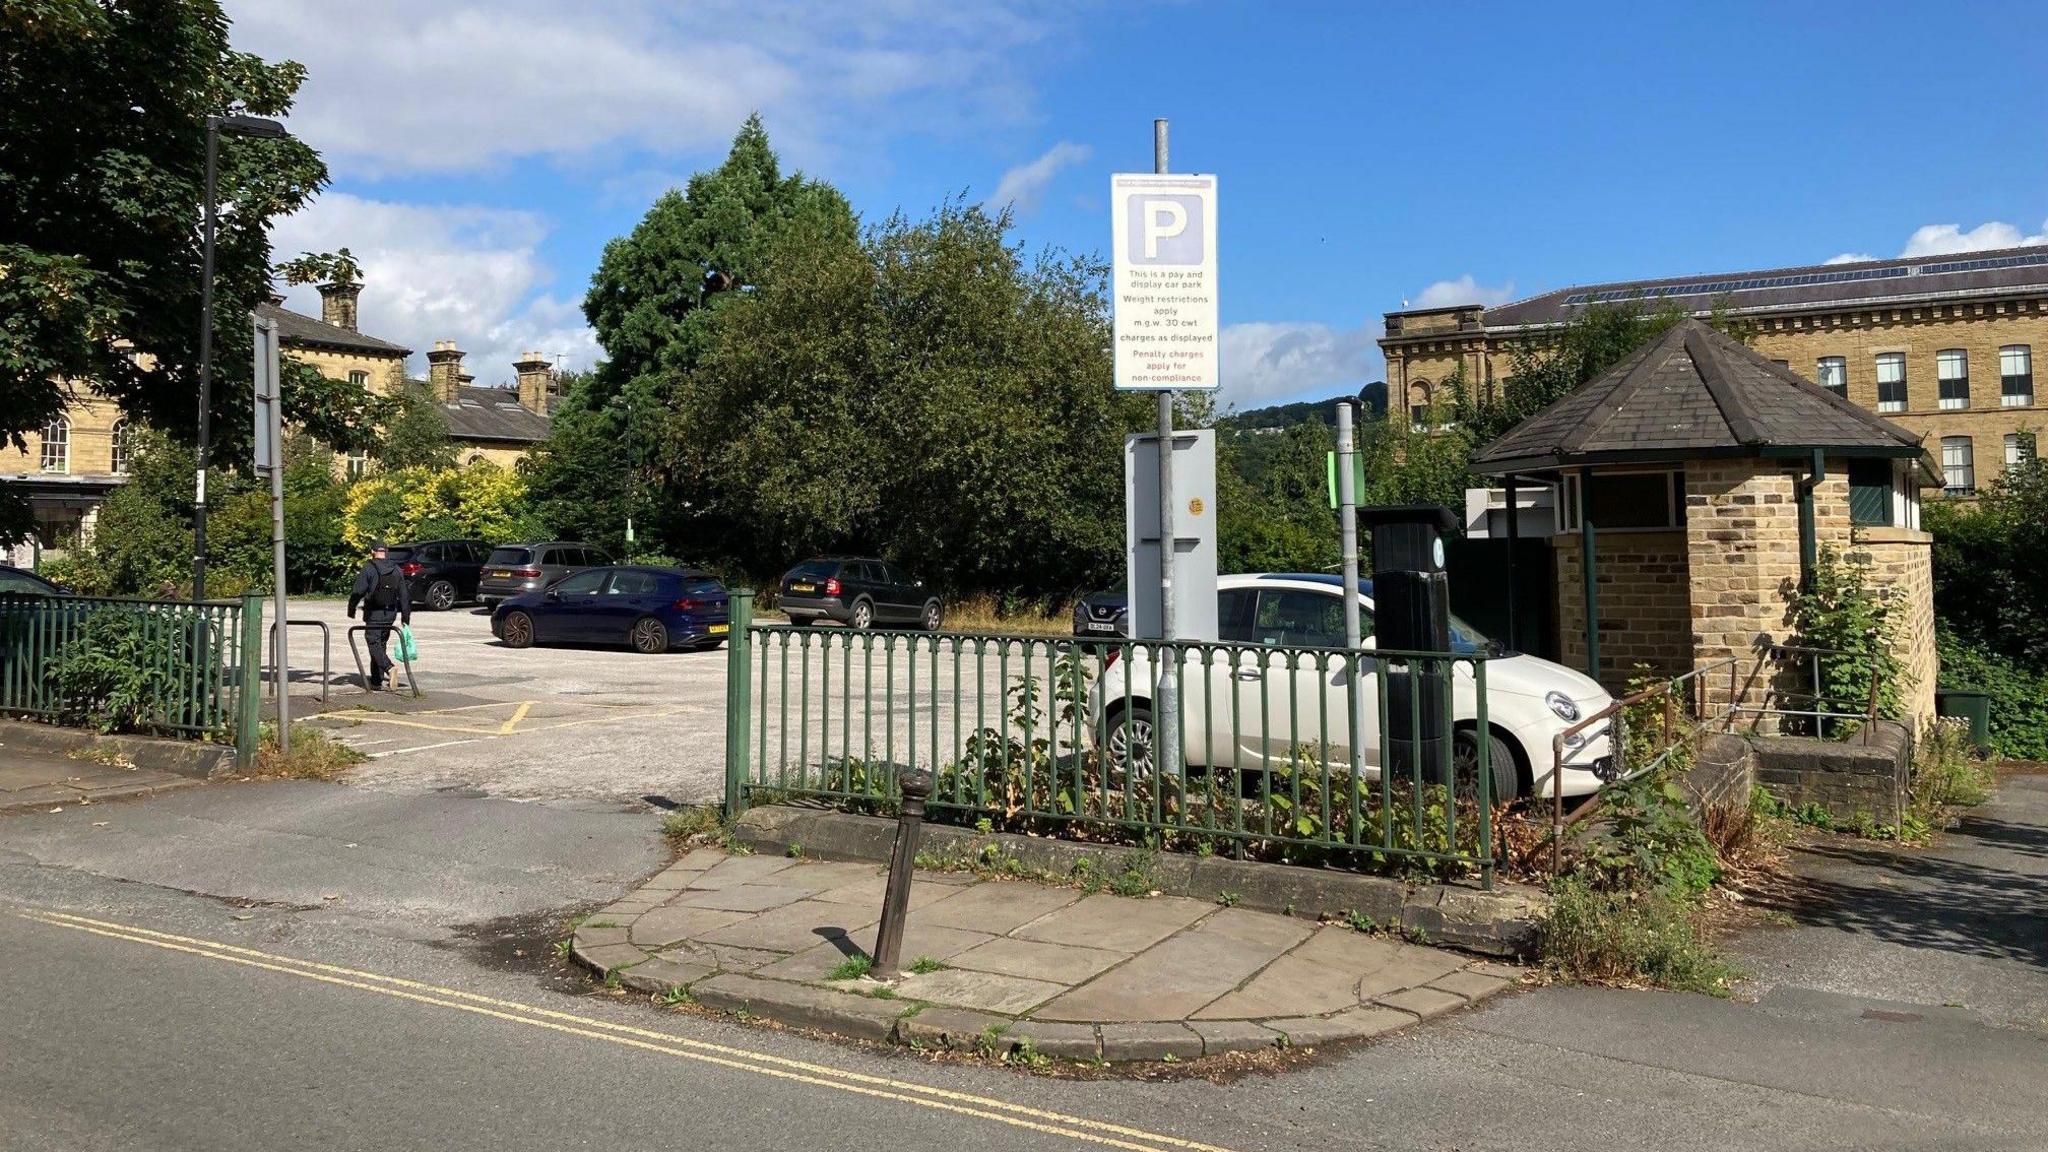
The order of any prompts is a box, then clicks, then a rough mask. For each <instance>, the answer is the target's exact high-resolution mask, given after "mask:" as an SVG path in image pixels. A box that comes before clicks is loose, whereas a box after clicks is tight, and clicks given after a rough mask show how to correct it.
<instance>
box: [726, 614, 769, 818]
mask: <svg viewBox="0 0 2048 1152" xmlns="http://www.w3.org/2000/svg"><path fill="white" fill-rule="evenodd" d="M725 619H726V629H727V630H726V635H725V818H726V819H728V820H737V819H739V816H740V813H742V812H744V811H746V810H747V792H746V788H745V784H746V776H747V740H748V737H749V735H750V734H751V733H752V729H751V728H750V727H749V724H750V723H751V721H752V720H753V704H754V633H753V626H754V593H753V591H752V590H750V589H746V588H735V589H733V591H732V593H731V595H729V596H728V597H727V598H726V609H725ZM764 723H765V721H764Z"/></svg>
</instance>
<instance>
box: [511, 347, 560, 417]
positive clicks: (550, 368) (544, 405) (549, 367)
mask: <svg viewBox="0 0 2048 1152" xmlns="http://www.w3.org/2000/svg"><path fill="white" fill-rule="evenodd" d="M512 370H513V371H514V372H517V373H518V374H519V406H520V407H521V408H524V409H526V410H527V411H528V412H532V413H534V414H535V415H538V416H545V415H547V414H548V385H549V383H550V382H551V381H552V379H553V376H554V365H553V364H550V363H548V362H547V361H546V360H544V359H542V358H541V354H540V353H538V352H528V353H526V354H524V355H522V356H521V357H520V358H519V359H518V360H515V361H513V363H512Z"/></svg>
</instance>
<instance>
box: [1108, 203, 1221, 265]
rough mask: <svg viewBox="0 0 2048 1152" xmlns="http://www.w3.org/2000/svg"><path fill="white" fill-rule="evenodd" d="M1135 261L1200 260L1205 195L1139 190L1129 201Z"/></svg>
mask: <svg viewBox="0 0 2048 1152" xmlns="http://www.w3.org/2000/svg"><path fill="white" fill-rule="evenodd" d="M1125 205H1126V207H1125V209H1124V211H1125V212H1126V213H1127V216H1126V219H1125V224H1126V225H1127V227H1126V228H1125V229H1124V235H1125V236H1126V237H1128V241H1127V242H1128V244H1129V246H1130V251H1129V252H1128V253H1126V254H1125V255H1126V256H1127V257H1128V258H1129V260H1130V262H1131V263H1133V264H1200V263H1201V262H1202V198H1201V197H1200V196H1152V195H1145V194H1139V195H1135V196H1132V197H1130V198H1129V199H1128V200H1127V201H1125Z"/></svg>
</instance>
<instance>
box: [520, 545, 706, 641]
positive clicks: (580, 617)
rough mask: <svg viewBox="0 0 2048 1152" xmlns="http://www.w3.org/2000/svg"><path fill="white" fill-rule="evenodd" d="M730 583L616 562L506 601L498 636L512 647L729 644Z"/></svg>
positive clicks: (701, 574)
mask: <svg viewBox="0 0 2048 1152" xmlns="http://www.w3.org/2000/svg"><path fill="white" fill-rule="evenodd" d="M727 627H728V624H727V618H726V594H725V585H723V584H721V583H719V582H718V578H717V577H715V576H712V575H711V574H710V573H708V572H699V571H697V570H695V569H693V568H647V567H640V566H634V565H624V564H621V565H613V566H608V567H604V568H586V569H584V570H583V571H581V572H573V573H570V574H569V575H567V576H564V577H562V578H561V579H560V580H557V581H555V582H554V583H553V584H551V585H549V586H548V587H546V588H544V589H541V590H540V591H537V592H527V593H524V594H522V595H518V596H514V597H512V598H511V599H510V600H505V601H502V602H501V603H499V605H498V606H497V608H495V609H494V610H492V612H491V634H492V635H493V636H496V637H497V638H498V639H500V640H502V641H504V643H505V646H506V647H507V648H530V647H532V646H533V645H535V644H623V645H626V646H628V647H630V648H632V649H633V650H634V651H636V652H648V653H653V652H666V651H668V650H669V649H670V648H716V647H718V645H720V644H722V643H724V642H725V635H726V629H727Z"/></svg>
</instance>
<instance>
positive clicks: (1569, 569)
mask: <svg viewBox="0 0 2048 1152" xmlns="http://www.w3.org/2000/svg"><path fill="white" fill-rule="evenodd" d="M1552 544H1553V546H1554V547H1555V548H1556V549H1557V596H1558V613H1557V619H1558V633H1559V637H1558V638H1559V646H1558V652H1559V656H1560V659H1561V661H1562V663H1564V664H1565V665H1566V666H1568V667H1571V668H1577V669H1584V668H1585V667H1586V597H1585V584H1584V579H1583V577H1582V575H1581V574H1580V543H1579V537H1578V536H1577V535H1576V534H1574V535H1570V536H1556V537H1552ZM1593 546H1594V556H1593V573H1594V587H1595V590H1596V591H1597V593H1598V596H1599V605H1598V610H1599V614H1600V672H1599V674H1598V675H1597V676H1596V677H1595V679H1597V680H1599V681H1600V682H1601V683H1602V684H1604V685H1606V686H1607V688H1608V690H1609V691H1612V692H1615V693H1617V694H1619V693H1620V691H1621V690H1622V689H1624V688H1625V687H1627V685H1628V682H1629V681H1630V680H1631V679H1634V678H1636V677H1638V676H1640V675H1643V674H1644V673H1643V669H1644V668H1645V667H1647V668H1648V669H1649V670H1650V672H1651V673H1653V674H1656V675H1662V676H1676V675H1678V674H1679V673H1681V672H1684V671H1685V670H1686V669H1688V668H1690V667H1691V666H1692V665H1691V659H1690V650H1691V641H1692V636H1691V629H1690V627H1689V606H1690V600H1689V597H1688V593H1687V563H1686V535H1685V533H1683V532H1675V531H1674V532H1606V533H1603V532H1600V531H1598V530H1597V529H1596V530H1595V531H1594V533H1593Z"/></svg>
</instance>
